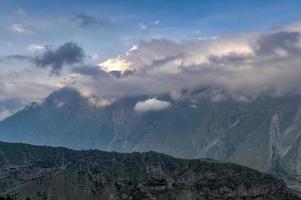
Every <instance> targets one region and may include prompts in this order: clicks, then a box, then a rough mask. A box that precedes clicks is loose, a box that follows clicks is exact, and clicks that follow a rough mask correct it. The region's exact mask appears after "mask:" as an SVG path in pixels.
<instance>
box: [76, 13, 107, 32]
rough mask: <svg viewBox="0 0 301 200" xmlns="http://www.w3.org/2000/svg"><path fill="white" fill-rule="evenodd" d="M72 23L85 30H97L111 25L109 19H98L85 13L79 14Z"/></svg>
mask: <svg viewBox="0 0 301 200" xmlns="http://www.w3.org/2000/svg"><path fill="white" fill-rule="evenodd" d="M72 21H73V22H75V23H77V25H78V26H79V27H81V28H83V29H96V28H99V27H102V26H106V25H107V24H109V23H110V19H109V18H105V17H103V18H96V17H92V16H90V15H87V14H84V13H77V14H76V15H75V16H74V17H73V18H72Z"/></svg>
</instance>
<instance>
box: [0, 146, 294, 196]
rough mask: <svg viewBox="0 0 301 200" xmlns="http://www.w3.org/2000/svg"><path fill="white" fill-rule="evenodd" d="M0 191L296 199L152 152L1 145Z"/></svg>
mask: <svg viewBox="0 0 301 200" xmlns="http://www.w3.org/2000/svg"><path fill="white" fill-rule="evenodd" d="M0 165H1V166H0V175H1V176H0V189H1V191H0V192H1V194H2V195H3V196H6V195H8V196H10V197H11V198H13V199H73V200H77V199H82V200H84V199H92V200H93V199H112V200H122V199H132V200H135V199H136V200H141V199H145V200H148V199H150V200H151V199H162V200H168V199H179V200H180V199H181V200H182V199H183V200H189V199H191V200H194V199H195V200H196V199H207V200H208V199H209V200H211V199H262V200H268V199H271V200H272V199H273V200H278V199H279V200H285V199H292V200H293V199H296V200H297V199H299V197H298V196H296V194H294V192H292V191H291V190H289V189H288V188H287V187H286V185H285V183H284V182H283V181H280V180H278V179H276V178H274V177H272V176H271V175H265V174H263V173H260V172H258V171H256V170H252V169H249V168H246V167H242V166H239V165H236V164H231V163H220V162H215V161H213V160H183V159H175V158H172V157H170V156H167V155H164V154H158V153H155V152H148V153H131V154H120V153H113V152H112V153H109V152H102V151H92V150H90V151H73V150H68V149H64V148H51V147H38V146H31V145H23V144H8V143H0Z"/></svg>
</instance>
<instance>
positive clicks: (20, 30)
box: [9, 24, 34, 35]
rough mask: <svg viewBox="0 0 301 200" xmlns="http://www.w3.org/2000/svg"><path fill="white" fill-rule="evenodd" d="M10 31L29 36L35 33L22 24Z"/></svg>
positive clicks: (12, 27)
mask: <svg viewBox="0 0 301 200" xmlns="http://www.w3.org/2000/svg"><path fill="white" fill-rule="evenodd" d="M9 30H10V31H12V32H15V33H19V34H27V35H31V34H33V33H34V32H33V31H31V30H28V29H26V28H25V27H24V26H23V25H22V24H13V25H11V26H10V27H9Z"/></svg>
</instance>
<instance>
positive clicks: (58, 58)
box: [34, 42, 85, 74]
mask: <svg viewBox="0 0 301 200" xmlns="http://www.w3.org/2000/svg"><path fill="white" fill-rule="evenodd" d="M84 57H85V54H84V51H83V49H82V48H81V47H79V46H78V45H77V44H76V43H74V42H67V43H65V44H63V45H61V46H59V47H58V48H57V49H55V50H51V49H47V50H46V51H45V52H43V53H42V54H41V55H38V56H36V57H35V58H34V63H35V64H36V65H37V66H38V67H41V68H47V67H50V68H51V73H53V74H59V72H60V71H61V69H62V67H63V66H64V65H73V64H76V63H80V62H82V61H83V59H84Z"/></svg>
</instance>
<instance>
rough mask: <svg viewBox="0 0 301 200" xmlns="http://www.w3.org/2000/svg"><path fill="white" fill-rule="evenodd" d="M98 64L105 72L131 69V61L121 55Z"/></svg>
mask: <svg viewBox="0 0 301 200" xmlns="http://www.w3.org/2000/svg"><path fill="white" fill-rule="evenodd" d="M98 66H99V67H100V68H101V69H102V70H104V71H105V72H112V71H120V72H122V73H124V72H125V71H128V70H130V69H131V63H129V62H128V61H127V60H126V59H123V58H121V57H117V58H112V59H108V60H106V61H105V62H103V63H100V64H99V65H98Z"/></svg>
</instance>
